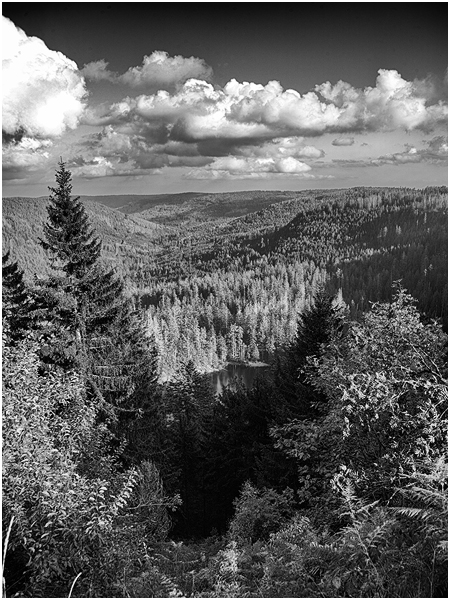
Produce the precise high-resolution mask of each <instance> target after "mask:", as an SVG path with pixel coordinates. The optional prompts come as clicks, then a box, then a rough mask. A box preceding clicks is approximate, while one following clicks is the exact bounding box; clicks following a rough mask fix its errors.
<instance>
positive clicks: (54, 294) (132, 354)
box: [40, 162, 154, 427]
mask: <svg viewBox="0 0 450 600" xmlns="http://www.w3.org/2000/svg"><path fill="white" fill-rule="evenodd" d="M56 182H57V184H58V186H57V187H55V188H50V191H51V195H50V199H49V206H48V209H47V210H48V222H47V223H46V224H45V226H44V237H45V239H42V240H40V243H41V245H42V247H43V248H44V249H45V250H46V251H47V253H48V255H49V258H50V261H51V264H52V267H53V268H54V270H55V271H56V273H57V274H56V275H55V276H53V277H52V278H50V280H49V281H47V282H46V283H45V284H44V286H43V287H44V289H45V294H47V295H49V296H50V297H51V299H52V300H53V301H54V303H55V311H54V312H56V313H57V320H58V321H59V326H60V329H61V330H64V329H65V330H66V331H68V332H69V333H70V335H71V336H72V340H74V344H75V348H76V349H75V352H74V353H73V355H74V364H75V366H76V367H77V368H78V370H79V371H81V373H82V374H83V376H84V378H85V381H86V383H87V385H88V389H90V391H91V393H93V394H95V396H96V397H97V399H98V400H99V402H100V403H102V405H103V406H104V409H105V411H106V412H107V413H108V414H109V415H110V416H111V417H112V418H113V420H115V421H116V422H117V421H118V420H122V417H123V416H124V415H127V416H126V419H125V420H129V419H130V417H133V416H136V414H137V410H138V408H139V407H140V405H142V404H143V403H145V398H144V397H143V394H144V393H148V390H149V385H150V384H149V382H151V381H152V380H153V379H154V374H153V373H151V372H149V366H151V365H152V362H151V361H147V360H146V359H147V358H148V356H149V354H148V353H149V340H147V339H146V337H145V335H144V332H143V328H142V326H141V325H140V324H139V323H138V321H137V319H136V315H135V314H134V310H133V307H132V305H131V300H129V299H128V298H126V296H125V293H124V285H123V283H122V282H121V281H120V280H119V279H118V278H117V277H116V275H115V274H114V272H113V271H106V270H105V269H104V267H103V266H102V264H101V262H100V251H101V242H100V240H99V239H98V238H97V237H96V235H95V233H94V231H93V230H92V229H91V227H90V224H89V218H88V216H87V213H86V210H85V208H84V206H83V204H82V203H81V201H80V199H79V197H72V196H71V192H72V184H71V173H70V171H68V170H67V169H66V167H65V164H64V163H63V162H60V163H59V170H58V171H57V173H56ZM120 415H122V416H120ZM119 427H120V425H119Z"/></svg>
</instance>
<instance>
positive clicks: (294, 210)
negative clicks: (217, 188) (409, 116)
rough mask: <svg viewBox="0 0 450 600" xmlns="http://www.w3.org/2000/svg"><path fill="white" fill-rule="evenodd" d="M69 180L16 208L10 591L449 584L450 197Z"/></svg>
mask: <svg viewBox="0 0 450 600" xmlns="http://www.w3.org/2000/svg"><path fill="white" fill-rule="evenodd" d="M48 183H49V184H50V185H53V187H51V188H50V194H49V197H46V198H22V197H16V198H4V199H3V270H2V273H3V285H2V300H3V312H2V315H3V340H2V343H3V404H2V406H3V513H2V522H3V532H4V533H3V542H4V546H3V548H4V551H3V566H4V573H3V596H4V597H37V598H53V597H55V598H58V597H61V598H64V597H72V598H77V597H79V598H153V597H160V598H161V597H162V598H165V597H185V598H191V597H205V598H206V597H209V598H222V597H225V598H229V597H232V598H247V597H248V598H284V597H286V598H358V597H361V598H410V597H414V598H441V597H448V589H447V558H448V547H447V526H448V524H447V418H448V412H447V327H448V326H447V261H448V258H447V203H448V196H447V188H446V187H426V188H423V189H416V188H405V187H403V188H393V187H354V188H349V189H324V190H301V191H294V192H291V191H260V192H258V191H248V192H245V191H242V192H227V193H214V194H213V193H193V192H189V193H185V194H160V195H153V196H152V195H148V196H143V195H142V196H138V195H137V196H132V195H130V196H119V195H116V196H113V195H111V196H78V195H77V194H76V192H77V190H76V189H75V186H74V189H72V174H71V171H70V170H69V169H68V168H67V165H66V164H65V163H64V162H63V161H62V160H61V162H60V163H59V165H58V166H57V170H56V180H55V181H54V182H52V181H49V182H48ZM234 367H239V368H240V369H241V371H240V372H241V373H245V370H246V369H253V370H254V371H257V373H258V374H257V375H256V377H255V378H254V380H253V382H252V383H251V384H249V382H248V381H247V380H246V378H245V376H244V377H242V378H234V379H233V377H232V376H231V375H230V385H228V386H225V387H224V388H223V389H218V388H217V385H216V380H215V379H214V374H217V373H220V372H224V371H226V370H227V369H228V372H229V373H232V372H234V371H233V368H234Z"/></svg>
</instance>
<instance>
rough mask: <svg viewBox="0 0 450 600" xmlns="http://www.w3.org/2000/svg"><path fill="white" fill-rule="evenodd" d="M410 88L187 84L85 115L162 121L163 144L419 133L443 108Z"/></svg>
mask: <svg viewBox="0 0 450 600" xmlns="http://www.w3.org/2000/svg"><path fill="white" fill-rule="evenodd" d="M421 92H422V90H421V87H420V86H419V85H418V84H417V82H408V81H406V80H404V79H403V78H402V77H401V76H400V74H399V73H398V72H397V71H394V70H392V71H387V70H383V69H381V70H380V71H379V75H378V78H377V81H376V85H375V87H368V88H365V89H363V90H362V89H356V88H353V87H352V86H351V85H350V84H348V83H345V82H342V81H340V82H338V83H337V84H336V85H334V86H333V85H332V84H331V83H329V82H326V83H324V84H321V85H318V86H316V88H315V91H314V92H308V93H306V94H304V95H300V94H299V93H298V92H296V91H295V90H283V88H282V87H281V85H280V84H279V83H278V82H277V81H270V82H269V83H268V84H267V85H265V86H263V85H259V84H255V83H246V82H244V83H238V82H237V81H236V80H234V79H233V80H231V81H230V82H228V83H227V84H226V85H225V87H224V88H223V89H218V88H215V87H214V86H213V85H212V84H210V83H208V82H206V81H202V80H198V79H189V80H188V81H186V82H185V83H184V84H183V85H182V86H181V87H180V88H179V89H178V90H177V91H176V92H175V93H169V92H167V91H163V90H160V91H158V92H157V93H155V94H147V95H140V96H138V97H137V98H125V99H124V100H122V101H121V102H120V103H115V104H113V105H111V106H110V107H109V108H108V109H105V108H104V109H103V111H102V112H98V111H97V114H92V115H91V117H90V118H91V122H92V123H99V124H100V123H101V124H104V123H112V124H113V123H116V122H123V120H124V119H129V120H131V119H134V120H136V119H138V120H141V121H142V122H150V121H155V120H159V121H164V122H166V123H168V124H170V125H171V138H172V139H178V140H180V141H186V142H199V141H201V140H211V139H215V140H217V139H223V140H236V142H239V141H243V143H245V140H270V139H274V138H277V137H283V138H284V137H296V136H318V135H322V134H325V133H356V132H370V131H393V130H396V129H403V130H406V131H411V130H413V129H423V130H425V131H431V130H432V129H433V128H435V127H437V126H438V125H440V124H442V123H444V122H445V121H446V118H447V106H446V105H445V103H444V102H443V101H442V100H439V101H436V102H435V103H434V104H430V102H429V100H428V98H427V97H426V95H425V94H423V93H421Z"/></svg>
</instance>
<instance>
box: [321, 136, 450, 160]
mask: <svg viewBox="0 0 450 600" xmlns="http://www.w3.org/2000/svg"><path fill="white" fill-rule="evenodd" d="M424 143H425V147H424V148H419V149H418V148H416V147H415V146H411V145H409V144H405V150H404V151H403V152H394V153H392V154H384V155H382V156H378V157H377V158H368V159H365V160H339V159H337V160H333V161H332V162H333V164H334V165H339V166H342V167H380V166H383V165H394V166H400V165H406V164H410V163H429V164H435V165H443V166H445V165H447V162H448V139H447V138H446V137H444V136H435V137H434V138H432V139H431V140H427V141H425V142H424Z"/></svg>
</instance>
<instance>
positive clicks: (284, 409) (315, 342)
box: [275, 289, 344, 420]
mask: <svg viewBox="0 0 450 600" xmlns="http://www.w3.org/2000/svg"><path fill="white" fill-rule="evenodd" d="M343 323H344V315H343V310H342V308H341V307H340V306H338V305H337V304H336V299H335V297H334V296H333V295H331V294H328V293H327V292H326V291H325V290H324V289H319V290H318V291H317V292H316V295H315V297H314V303H313V305H312V306H311V307H310V308H309V309H307V310H305V311H304V312H303V313H302V314H301V315H300V317H299V320H298V325H297V334H296V337H295V340H294V341H293V343H292V344H291V345H290V346H289V347H288V349H287V352H286V355H285V357H284V360H281V359H279V360H278V364H277V368H276V372H275V383H276V385H277V387H278V390H279V392H280V395H281V398H282V400H283V401H282V403H281V405H280V418H281V419H282V420H285V419H286V418H311V417H314V416H317V415H318V414H320V409H319V408H318V407H319V405H320V404H321V403H323V402H324V400H325V399H324V396H323V394H321V393H320V392H318V391H317V390H316V389H315V388H314V386H313V385H312V384H311V383H310V378H311V369H312V367H311V364H312V362H313V361H314V359H317V358H319V356H320V355H321V352H322V349H323V345H324V344H328V343H330V342H331V340H332V339H333V338H334V337H335V336H336V335H340V334H341V333H342V331H343Z"/></svg>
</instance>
